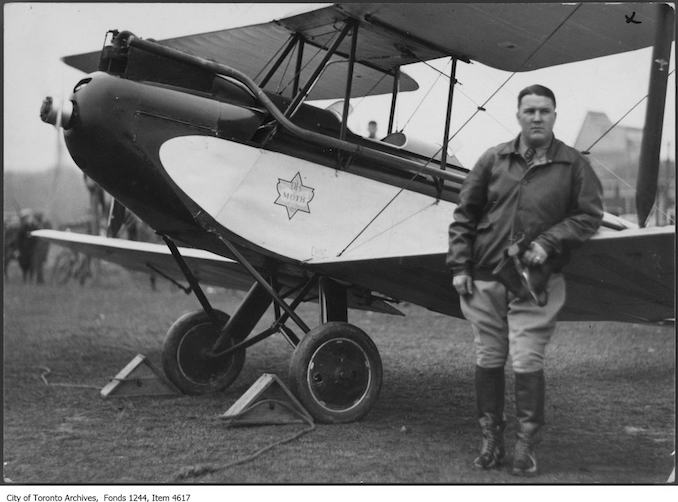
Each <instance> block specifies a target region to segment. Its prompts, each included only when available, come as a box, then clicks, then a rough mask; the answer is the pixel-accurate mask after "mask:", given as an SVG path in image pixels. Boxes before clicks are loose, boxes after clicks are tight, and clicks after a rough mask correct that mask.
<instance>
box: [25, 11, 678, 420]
mask: <svg viewBox="0 0 678 502" xmlns="http://www.w3.org/2000/svg"><path fill="white" fill-rule="evenodd" d="M631 11H634V12H635V18H634V19H636V20H642V22H640V23H634V25H633V29H632V30H631V29H627V25H628V23H627V22H626V19H627V17H626V16H628V15H629V14H630V13H631ZM672 40H673V10H672V9H671V7H670V6H668V5H667V4H648V3H638V4H614V5H608V4H591V3H579V4H515V5H512V4H489V3H478V4H475V3H474V4H471V3H469V4H458V3H454V4H407V3H398V4H380V3H374V4H372V3H359V4H358V3H356V4H334V5H330V6H326V7H322V8H319V9H315V10H312V11H310V12H305V13H302V14H298V15H294V16H291V17H286V18H284V19H279V20H276V21H273V22H270V23H264V24H257V25H252V26H245V27H240V28H234V29H228V30H223V31H216V32H210V33H203V34H197V35H190V36H182V37H178V38H172V39H167V40H160V41H155V40H151V39H143V38H141V37H140V36H137V35H136V34H133V33H130V32H127V31H117V30H113V31H110V32H108V33H107V35H106V41H105V43H104V46H103V48H102V50H101V51H97V52H91V53H86V54H79V55H74V56H68V57H66V58H64V61H65V62H66V63H67V64H69V65H71V66H73V67H76V68H78V69H81V70H83V71H84V72H86V73H88V74H87V76H85V77H84V78H82V79H81V80H80V81H79V82H78V83H77V84H76V85H75V87H74V89H73V92H72V94H71V96H70V99H68V100H67V101H65V102H64V103H63V104H62V105H57V104H56V103H54V102H52V101H51V100H49V99H47V100H46V101H45V102H44V103H43V106H42V108H41V116H42V118H43V120H44V121H45V122H48V123H52V124H54V125H56V126H57V127H59V128H60V129H62V130H63V136H64V138H65V142H66V144H67V147H68V150H69V152H70V154H71V156H72V157H73V159H74V161H75V162H76V163H77V165H78V166H79V167H80V168H81V169H82V170H83V171H84V172H85V173H86V174H87V175H88V176H89V177H91V178H92V179H93V180H95V181H96V182H97V183H98V184H100V185H101V186H102V187H103V188H104V189H105V190H106V191H107V192H108V193H110V194H111V195H112V196H113V197H114V198H115V200H116V202H115V204H114V207H113V209H112V212H111V218H110V227H111V229H112V231H113V233H115V231H116V230H117V227H118V226H119V225H118V223H117V222H119V221H120V219H121V214H123V213H124V212H125V211H126V210H129V211H132V212H133V213H134V214H136V215H138V216H139V217H140V218H141V219H142V220H144V221H145V222H146V223H148V224H149V225H150V226H151V227H152V228H153V229H154V230H155V231H156V232H157V233H158V234H159V235H160V236H161V237H162V239H163V240H164V242H165V245H166V246H165V245H161V244H147V243H136V242H130V241H125V240H121V239H116V238H113V237H102V236H85V235H79V234H72V233H63V232H54V231H39V232H36V235H38V236H40V237H42V238H45V239H49V240H51V241H54V242H56V243H59V244H61V245H65V246H68V247H71V248H72V249H74V250H76V251H78V252H83V253H86V254H88V255H90V256H93V257H99V258H103V259H106V260H109V261H112V262H116V263H118V264H120V265H123V266H125V267H128V268H130V269H135V270H144V271H147V272H148V271H153V272H155V273H157V274H160V275H163V276H165V277H167V278H170V279H171V280H174V281H177V280H185V281H186V282H187V283H188V285H189V287H188V288H187V289H190V290H191V291H192V292H193V293H194V294H195V296H196V298H197V300H198V302H199V303H200V306H201V309H200V310H198V311H196V312H194V313H190V314H186V315H184V316H182V317H181V318H179V319H178V320H177V321H176V322H175V323H174V324H173V325H172V326H171V328H170V329H169V331H168V334H167V337H166V340H165V343H164V347H163V355H162V358H163V367H164V371H165V372H166V374H167V376H168V378H169V379H170V380H171V381H172V382H173V383H174V384H175V385H176V386H177V387H178V388H179V389H181V390H182V391H183V392H185V393H188V394H202V393H207V392H213V391H218V390H221V389H225V388H226V387H228V386H229V385H230V384H231V383H232V382H233V381H234V380H235V379H236V378H237V376H238V373H239V372H240V370H241V368H242V367H243V364H244V360H245V352H246V350H247V349H248V348H250V347H252V346H253V345H255V344H256V343H258V342H259V341H261V340H263V339H265V338H266V337H269V336H272V335H273V334H278V333H279V334H281V335H282V336H283V337H284V338H285V339H286V340H288V341H289V343H290V344H291V345H293V346H294V347H295V349H294V353H293V356H292V358H291V363H290V375H289V377H290V385H291V388H292V390H293V391H294V393H295V394H296V395H297V396H298V397H299V399H300V400H301V402H302V403H303V404H304V405H305V406H306V407H307V409H308V410H309V412H310V413H311V414H312V415H313V416H314V418H315V419H316V420H318V421H321V422H348V421H353V420H357V419H360V418H361V417H363V416H364V415H365V414H366V413H367V412H368V411H369V409H370V408H371V406H372V405H373V404H374V402H375V400H376V399H377V396H378V393H379V389H380V386H381V382H382V365H381V360H380V356H379V353H378V350H377V347H376V346H375V344H374V343H373V342H372V340H371V339H370V337H369V336H368V334H367V333H365V332H364V331H363V330H361V329H360V328H358V327H357V326H354V325H352V324H350V323H349V322H348V321H349V318H348V310H349V309H363V310H371V311H376V312H382V313H389V314H395V315H397V314H400V311H399V310H398V308H397V302H398V301H406V302H411V303H414V304H417V305H420V306H423V307H425V308H428V309H430V310H432V311H435V312H439V313H443V314H447V315H451V316H457V317H461V312H460V309H459V301H458V298H457V296H456V293H455V291H454V289H453V288H452V287H451V279H450V275H449V272H448V271H447V270H446V266H445V255H446V252H447V247H448V242H447V228H448V225H449V223H450V221H451V219H452V215H453V211H454V208H455V203H456V202H457V200H458V193H459V189H460V187H461V184H462V183H463V181H464V178H465V176H466V174H467V173H468V170H467V169H465V168H464V167H462V166H460V165H459V163H458V162H457V161H456V158H455V157H454V156H453V155H451V153H448V142H449V128H450V116H451V113H452V108H453V106H452V105H453V96H454V91H455V85H456V83H457V80H456V78H455V71H456V68H457V65H460V64H467V63H470V62H472V61H476V62H480V63H482V64H485V65H488V66H490V67H493V68H498V69H502V70H507V71H511V72H520V71H528V70H536V69H539V68H545V67H548V66H553V65H559V64H564V63H569V62H575V61H581V60H586V59H591V58H596V57H601V56H606V55H611V54H617V53H620V52H625V51H631V50H635V49H639V48H643V47H649V46H654V52H653V60H654V61H655V63H654V64H653V67H652V71H651V77H650V96H649V98H648V119H647V121H646V129H645V137H644V143H643V152H642V154H641V166H640V171H639V187H638V199H639V201H640V202H639V221H640V222H641V224H640V226H639V225H636V224H633V223H630V222H628V221H626V220H624V219H621V218H618V217H615V216H613V215H611V214H605V218H604V221H603V225H602V227H601V229H600V230H599V232H598V233H597V234H596V235H595V236H594V238H593V239H592V240H591V241H589V242H588V243H587V245H585V246H584V247H583V248H581V249H580V250H578V251H577V252H576V253H575V255H574V257H573V259H572V261H571V263H570V264H569V265H568V267H567V268H566V270H565V272H566V275H567V280H568V290H569V291H568V293H569V294H568V300H567V304H566V306H565V308H564V310H563V312H562V315H561V319H562V320H591V321H621V322H633V323H666V322H672V320H673V318H674V284H673V280H674V258H675V253H674V238H675V231H674V229H673V228H671V227H669V228H666V227H663V228H644V225H643V224H642V223H643V222H644V220H645V218H646V217H647V214H648V213H649V211H650V208H651V207H652V203H653V197H654V193H655V190H656V180H657V166H658V164H659V144H660V141H661V126H662V114H663V102H664V98H665V92H666V77H667V64H666V63H667V62H668V59H669V56H670V46H671V43H672ZM442 57H446V58H450V61H451V64H450V68H451V70H450V74H449V75H446V77H447V78H448V79H449V83H450V85H449V95H448V102H447V108H446V113H447V115H446V124H445V129H444V131H442V132H441V137H442V138H443V145H442V147H440V148H437V147H435V146H431V145H425V144H422V143H421V142H417V141H408V138H407V137H406V135H405V134H404V133H403V132H402V131H396V130H394V128H393V116H394V110H395V107H396V103H397V100H398V97H399V96H401V95H402V93H406V92H409V91H413V90H416V89H417V87H418V85H417V83H416V82H415V81H414V79H412V78H411V77H410V76H408V74H407V73H406V71H404V70H405V69H406V68H405V67H406V66H407V65H409V64H413V63H418V62H422V61H430V60H433V59H437V58H442ZM286 72H287V73H286ZM285 75H286V82H287V85H285V86H284V87H283V88H282V89H281V86H280V85H279V82H280V79H281V78H282V76H285ZM573 78H576V76H573ZM619 85H622V86H623V85H624V83H623V82H620V84H619ZM556 92H557V91H556ZM383 94H390V95H391V112H390V120H389V127H388V134H386V135H385V136H384V137H383V138H381V139H371V138H366V137H363V136H361V135H359V134H355V133H354V132H352V131H351V130H350V128H349V127H348V125H347V122H348V114H349V111H350V101H351V99H352V98H356V97H364V96H375V95H383ZM323 99H327V100H342V102H343V104H342V105H341V106H338V107H337V106H335V107H333V108H332V109H323V108H320V107H316V106H313V104H312V103H311V101H313V100H323ZM478 153H479V154H480V152H478ZM653 183H654V187H653V186H652V184H653ZM648 192H649V193H650V197H646V196H645V194H646V193H648ZM181 278H183V279H181ZM205 284H210V285H217V286H224V287H229V288H238V289H242V290H245V291H247V293H246V295H245V296H244V299H243V300H242V303H241V304H240V305H239V307H238V308H237V309H236V311H235V312H232V313H230V315H229V314H227V313H224V312H222V311H220V310H218V309H217V308H216V307H215V306H213V305H211V304H210V302H209V300H208V298H207V297H206V296H205V294H204V293H203V290H202V286H204V285H205ZM302 302H317V304H318V306H319V312H320V315H319V319H320V320H319V322H318V323H312V324H309V323H308V322H307V321H305V320H303V319H302V318H301V317H300V316H299V315H298V313H297V311H296V310H297V307H298V306H299V305H300V304H301V303H302ZM269 308H272V309H273V312H274V319H275V320H274V322H273V324H272V325H271V326H270V327H269V328H267V329H265V330H263V331H262V332H260V333H253V331H254V328H255V326H256V324H257V322H258V321H259V320H260V319H261V318H262V315H263V314H264V313H265V312H266V311H267V310H268V309H269ZM423 336H425V335H423ZM422 343H425V341H424V340H422Z"/></svg>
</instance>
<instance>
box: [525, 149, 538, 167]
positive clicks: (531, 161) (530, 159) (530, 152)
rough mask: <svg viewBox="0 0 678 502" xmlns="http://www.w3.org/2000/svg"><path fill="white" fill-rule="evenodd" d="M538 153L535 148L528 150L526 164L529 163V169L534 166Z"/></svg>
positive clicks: (526, 151)
mask: <svg viewBox="0 0 678 502" xmlns="http://www.w3.org/2000/svg"><path fill="white" fill-rule="evenodd" d="M535 153H536V151H535V149H534V148H528V149H527V150H525V155H524V157H525V162H527V167H532V164H534V154H535Z"/></svg>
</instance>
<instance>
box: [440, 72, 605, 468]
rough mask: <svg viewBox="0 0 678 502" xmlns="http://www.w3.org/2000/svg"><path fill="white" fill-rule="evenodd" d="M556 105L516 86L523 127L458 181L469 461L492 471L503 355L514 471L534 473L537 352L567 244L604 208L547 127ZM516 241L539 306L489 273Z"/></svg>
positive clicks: (558, 304) (574, 156)
mask: <svg viewBox="0 0 678 502" xmlns="http://www.w3.org/2000/svg"><path fill="white" fill-rule="evenodd" d="M555 109H556V98H555V96H554V94H553V92H552V91H551V90H550V89H548V88H546V87H544V86H541V85H532V86H530V87H527V88H525V89H523V90H522V91H521V92H520V94H519V95H518V111H517V113H516V117H517V119H518V124H519V125H520V129H521V131H520V135H519V136H518V137H517V138H516V139H514V140H512V141H509V142H507V143H503V144H500V145H498V146H495V147H493V148H490V149H489V150H488V151H487V152H485V153H484V154H483V155H482V156H481V157H480V159H479V160H478V162H477V163H476V165H475V167H474V168H473V170H472V171H471V172H470V173H469V175H468V176H467V178H466V180H465V181H464V184H463V186H462V188H461V191H460V195H459V197H460V198H459V204H458V206H457V208H456V209H455V212H454V221H453V222H452V224H451V225H450V229H449V239H450V240H449V253H448V256H447V265H448V267H449V268H450V270H451V272H452V274H453V285H454V288H455V289H456V291H457V293H458V294H459V298H460V304H461V309H462V312H463V314H464V316H465V317H466V318H467V319H468V320H469V321H470V322H471V325H472V328H473V333H474V342H475V348H476V369H475V387H476V401H477V414H478V420H479V423H480V428H481V432H482V439H483V440H482V447H481V451H480V455H479V456H478V457H477V458H476V459H475V460H474V462H473V465H474V467H476V468H480V469H490V468H494V467H497V466H499V465H500V464H501V463H502V460H503V457H504V438H503V431H504V427H505V420H504V365H505V363H506V360H507V357H508V355H509V354H510V355H511V361H512V367H513V372H514V374H515V398H516V417H517V419H518V432H517V439H516V443H515V448H514V454H513V471H512V472H513V474H515V475H535V474H536V473H537V458H536V454H535V448H536V445H537V444H538V443H539V441H540V437H541V434H540V432H541V428H542V426H543V424H544V395H545V384H544V354H545V349H546V345H547V343H548V342H549V340H550V338H551V335H552V334H553V331H554V329H555V323H556V317H557V315H558V313H559V311H560V309H561V308H562V306H563V304H564V303H565V281H564V278H563V275H562V274H561V273H560V271H561V269H562V267H563V265H564V264H565V263H566V262H567V261H568V257H569V254H570V251H571V250H572V249H574V248H575V247H577V246H578V245H580V244H582V243H583V242H584V241H586V240H587V239H588V238H590V237H591V236H592V235H593V234H594V233H595V232H596V230H597V229H598V227H599V226H600V222H601V220H602V216H603V211H602V203H601V193H602V189H601V185H600V181H599V180H598V178H597V177H596V175H595V173H594V172H593V170H592V169H591V166H590V165H589V163H588V161H587V160H586V159H585V158H584V157H583V156H582V155H581V154H580V153H578V152H577V151H576V150H574V149H573V148H570V147H569V146H567V145H565V144H564V143H563V142H561V141H559V140H557V139H556V138H555V137H554V135H553V125H554V123H555V120H556V111H555ZM514 243H518V245H519V246H520V248H519V249H520V252H519V254H518V257H519V258H520V260H521V261H522V264H523V265H524V266H525V267H527V270H528V271H530V272H534V274H535V275H537V274H538V273H541V275H542V276H545V277H547V282H546V283H545V284H546V293H547V296H546V297H547V302H546V304H545V305H544V306H539V305H538V304H537V302H535V301H534V300H533V299H532V298H530V297H529V296H528V297H523V296H522V295H517V294H514V293H513V292H512V290H508V289H507V288H506V287H505V286H504V284H503V283H502V282H500V281H499V280H498V277H497V275H496V274H495V273H493V272H494V270H495V268H496V266H497V265H498V264H499V263H501V261H502V259H503V258H504V256H505V251H506V249H507V248H509V246H511V245H512V244H514ZM549 272H550V275H549Z"/></svg>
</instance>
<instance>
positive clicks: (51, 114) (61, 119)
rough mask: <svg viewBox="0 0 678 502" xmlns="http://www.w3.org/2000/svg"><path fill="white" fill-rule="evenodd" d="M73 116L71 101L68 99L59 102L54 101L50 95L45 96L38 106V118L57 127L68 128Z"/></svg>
mask: <svg viewBox="0 0 678 502" xmlns="http://www.w3.org/2000/svg"><path fill="white" fill-rule="evenodd" d="M72 116H73V103H72V102H71V101H70V100H64V101H63V102H61V103H60V104H57V103H55V102H54V99H53V98H52V96H47V97H46V98H45V99H43V100H42V105H41V106H40V119H41V120H42V121H43V122H45V123H47V124H52V125H53V126H55V127H56V128H57V129H58V128H60V127H63V128H64V129H68V127H69V126H70V122H71V117H72Z"/></svg>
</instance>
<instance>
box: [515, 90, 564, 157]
mask: <svg viewBox="0 0 678 502" xmlns="http://www.w3.org/2000/svg"><path fill="white" fill-rule="evenodd" d="M516 117H517V118H518V123H519V124H520V129H521V131H520V132H521V135H522V137H523V140H524V141H525V143H526V144H527V145H529V146H532V147H540V146H544V145H546V144H547V143H548V142H550V141H551V137H552V135H553V125H554V124H555V122H556V110H555V107H554V106H553V101H551V98H547V97H546V96H537V95H536V94H528V95H527V96H523V99H521V100H520V106H518V112H517V113H516Z"/></svg>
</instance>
